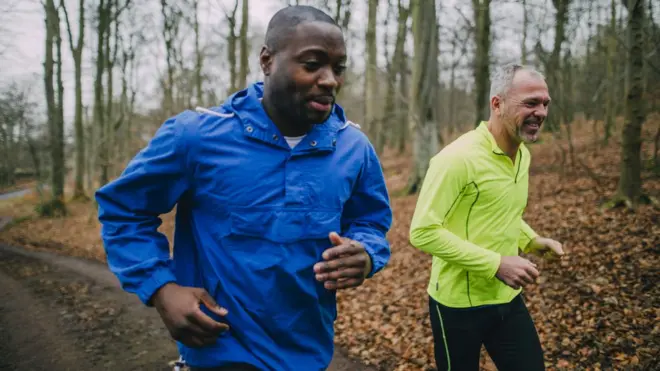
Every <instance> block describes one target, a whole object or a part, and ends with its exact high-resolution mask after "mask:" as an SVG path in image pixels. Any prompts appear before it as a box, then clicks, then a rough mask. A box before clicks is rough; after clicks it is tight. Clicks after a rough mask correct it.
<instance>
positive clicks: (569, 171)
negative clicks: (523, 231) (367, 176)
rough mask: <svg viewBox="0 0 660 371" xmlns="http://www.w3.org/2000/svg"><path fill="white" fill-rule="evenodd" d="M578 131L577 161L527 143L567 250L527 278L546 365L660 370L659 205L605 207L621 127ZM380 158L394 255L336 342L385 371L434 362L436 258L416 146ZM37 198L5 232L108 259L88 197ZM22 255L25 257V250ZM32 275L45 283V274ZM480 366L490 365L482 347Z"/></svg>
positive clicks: (534, 199) (547, 138)
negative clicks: (414, 223)
mask: <svg viewBox="0 0 660 371" xmlns="http://www.w3.org/2000/svg"><path fill="white" fill-rule="evenodd" d="M659 122H660V120H653V121H651V120H649V122H647V124H645V127H644V133H643V135H642V138H643V139H644V142H643V145H642V152H643V156H642V157H643V159H644V162H643V163H644V170H643V172H642V178H643V191H644V193H645V194H647V195H651V196H654V197H656V199H657V197H658V196H660V176H659V174H658V169H657V166H656V167H655V168H651V167H650V164H651V161H649V160H648V159H650V158H652V157H653V143H652V138H653V135H654V134H655V131H656V130H657V125H658V124H659ZM654 125H655V126H654ZM619 131H620V130H619ZM573 135H574V140H573V147H574V151H573V153H574V158H575V160H574V161H573V160H572V159H571V156H570V154H569V152H570V151H569V149H568V148H569V147H568V143H567V141H566V139H555V138H554V137H553V136H552V135H550V134H547V133H546V134H544V135H543V137H542V141H541V142H540V143H536V144H533V145H531V146H530V150H531V152H532V156H533V158H532V167H531V174H530V186H529V189H530V194H529V202H528V207H527V211H526V213H525V220H526V221H527V222H528V224H530V225H531V226H532V227H533V228H534V229H535V230H536V231H537V232H538V233H540V234H541V235H545V236H548V237H551V238H555V239H557V240H560V241H561V242H563V243H564V247H565V250H566V251H567V253H568V255H567V256H566V257H565V259H562V260H561V261H557V262H543V261H540V260H538V259H535V258H534V257H531V258H530V259H532V260H534V261H535V262H536V263H538V265H539V269H540V272H541V277H540V278H539V280H538V282H537V283H536V284H535V285H532V286H531V287H528V288H526V289H525V298H526V300H527V303H528V305H529V307H530V312H531V314H532V317H533V318H534V320H535V323H536V325H537V328H538V331H539V334H540V337H541V341H542V344H543V346H544V349H545V359H546V366H547V369H548V370H576V369H577V370H606V369H617V370H618V369H626V370H649V369H659V368H660V363H659V361H658V360H659V359H660V353H659V350H660V287H659V285H658V282H660V279H659V277H660V222H659V219H660V209H658V207H657V205H655V206H654V205H641V206H639V207H638V208H637V209H636V210H635V211H632V210H628V209H626V208H616V209H604V208H603V207H602V206H603V205H604V204H605V203H606V202H607V201H608V200H609V199H610V198H611V197H612V196H613V195H614V193H615V190H616V185H617V181H618V176H619V165H620V157H621V156H620V141H619V140H618V138H616V137H615V138H613V139H612V141H611V143H610V144H609V145H607V146H603V145H599V144H596V143H595V141H594V138H595V136H596V135H598V136H600V137H602V133H600V132H596V133H594V132H593V131H592V126H591V125H586V124H581V125H580V124H576V125H574V133H573ZM454 137H455V135H454ZM382 158H383V166H384V169H385V174H386V177H387V182H388V187H389V189H390V192H391V194H392V207H393V210H394V223H393V226H392V230H391V231H390V233H389V234H388V239H389V241H390V242H391V244H392V258H391V260H390V263H389V265H388V266H387V267H386V268H385V269H384V270H383V271H382V272H380V273H379V274H378V275H377V276H376V277H374V278H373V279H370V280H368V281H367V282H366V283H365V284H364V285H363V286H361V287H360V288H358V289H356V290H351V291H345V292H341V293H340V294H339V295H338V297H339V303H338V306H339V316H338V319H337V322H336V329H337V337H336V343H337V345H338V346H339V347H340V348H341V349H346V350H347V352H348V354H349V355H350V356H351V357H354V358H356V359H359V360H360V361H361V362H362V363H365V364H369V365H373V366H375V367H376V368H378V369H380V370H406V371H407V370H411V371H414V370H432V369H434V363H433V358H432V356H433V342H432V335H431V329H430V324H429V319H428V309H427V295H426V285H427V282H428V278H429V276H428V275H429V272H430V267H431V258H430V256H427V255H425V254H423V253H422V252H420V251H418V250H416V249H414V248H413V247H411V246H410V245H409V243H408V228H409V223H410V219H411V217H412V213H413V211H414V207H415V203H416V199H417V197H416V196H415V195H411V196H400V194H401V192H400V190H401V189H403V188H404V187H405V184H406V180H407V176H408V170H409V167H410V165H409V164H410V162H409V161H410V156H409V155H398V154H396V153H391V152H386V153H385V154H384V155H383V156H382ZM37 202H38V199H37V197H36V196H35V195H34V194H31V195H27V196H24V197H21V198H17V199H13V200H4V201H0V216H5V217H11V218H12V220H11V221H9V222H8V224H7V225H6V226H5V228H4V230H3V231H1V232H0V242H3V243H5V244H8V245H13V246H21V247H23V248H25V249H27V250H28V251H29V250H45V251H48V252H49V253H54V254H61V255H72V256H76V257H82V258H87V259H91V260H96V261H99V262H101V263H102V262H104V261H105V256H104V251H103V248H102V245H101V241H100V238H99V233H100V227H99V224H98V222H97V219H96V210H95V208H94V205H93V203H70V204H69V205H68V207H69V215H68V217H66V218H53V219H41V218H37V217H36V216H35V214H34V206H35V205H36V203H37ZM173 214H174V213H173V212H172V213H170V214H167V215H166V216H164V217H163V221H164V222H163V225H162V226H161V228H160V230H161V231H162V232H164V233H165V234H166V235H168V237H169V238H170V239H171V237H172V232H173ZM5 221H7V219H5ZM0 224H2V221H0ZM21 259H22V258H21ZM0 261H3V262H4V257H3V259H0ZM17 263H18V265H19V266H22V264H24V262H23V261H21V260H20V259H19V260H18V261H17ZM7 266H8V265H7V264H3V265H2V266H0V268H3V267H4V268H6V267H7ZM12 267H13V265H12ZM12 269H18V268H15V267H14V268H12ZM36 271H37V272H38V270H36ZM0 273H2V274H4V275H5V276H10V277H13V278H12V279H13V280H17V279H19V278H20V277H18V276H17V275H16V274H14V273H11V272H9V273H6V272H3V271H2V270H0ZM12 274H13V275H12ZM0 278H2V277H1V276H0ZM3 281H4V280H3ZM53 282H54V281H53ZM29 285H32V286H30V287H32V289H33V290H37V291H35V292H39V291H38V290H42V288H40V287H41V286H43V285H45V284H44V283H43V282H41V281H38V282H37V281H35V282H33V283H30V284H29ZM29 285H28V286H29ZM46 286H47V285H46ZM62 290H63V289H60V292H65V291H66V290H64V291H62ZM62 295H65V294H62ZM71 300H73V299H71ZM127 300H128V299H127ZM0 316H2V313H1V312H0ZM0 325H1V322H0ZM1 341H2V338H0V342H1ZM168 341H169V340H167V339H165V338H164V339H163V342H164V343H167V342H168ZM0 366H1V364H0ZM482 369H483V370H494V369H495V368H494V366H493V365H492V363H491V362H490V360H489V358H488V357H487V355H486V354H485V353H484V357H483V360H482Z"/></svg>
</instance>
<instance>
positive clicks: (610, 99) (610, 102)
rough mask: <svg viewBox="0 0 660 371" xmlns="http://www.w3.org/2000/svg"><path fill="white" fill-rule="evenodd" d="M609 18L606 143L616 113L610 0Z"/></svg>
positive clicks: (612, 5) (612, 4)
mask: <svg viewBox="0 0 660 371" xmlns="http://www.w3.org/2000/svg"><path fill="white" fill-rule="evenodd" d="M610 9H611V18H610V27H609V30H608V35H607V62H606V63H607V81H608V85H607V103H606V104H605V134H604V135H605V136H604V138H603V142H604V143H605V144H606V145H607V144H608V143H609V140H610V137H611V136H612V128H613V127H614V119H615V115H616V110H615V106H614V105H615V103H614V102H615V100H616V90H617V85H618V84H616V83H615V80H614V76H615V75H614V63H615V58H616V3H615V0H611V2H610Z"/></svg>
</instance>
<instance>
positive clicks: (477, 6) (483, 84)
mask: <svg viewBox="0 0 660 371" xmlns="http://www.w3.org/2000/svg"><path fill="white" fill-rule="evenodd" d="M472 6H473V7H474V19H475V22H476V24H477V29H476V32H475V37H476V40H475V42H476V46H477V51H476V56H475V61H474V82H475V85H476V97H475V99H476V102H475V108H476V113H477V115H476V119H475V126H478V125H479V123H480V122H481V121H482V120H485V119H486V118H487V117H488V107H489V106H490V105H489V104H488V93H489V92H488V86H489V85H490V84H489V81H490V72H489V66H490V50H489V49H490V0H472Z"/></svg>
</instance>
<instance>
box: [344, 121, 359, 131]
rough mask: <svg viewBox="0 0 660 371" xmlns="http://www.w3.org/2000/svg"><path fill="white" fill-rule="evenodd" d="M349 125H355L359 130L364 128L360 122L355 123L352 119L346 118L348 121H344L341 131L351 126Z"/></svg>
mask: <svg viewBox="0 0 660 371" xmlns="http://www.w3.org/2000/svg"><path fill="white" fill-rule="evenodd" d="M349 126H353V127H355V128H357V129H358V130H362V127H361V126H360V125H359V124H356V123H354V122H353V121H351V120H346V123H344V125H343V126H342V127H340V128H339V130H340V131H341V130H344V129H346V128H347V127H349Z"/></svg>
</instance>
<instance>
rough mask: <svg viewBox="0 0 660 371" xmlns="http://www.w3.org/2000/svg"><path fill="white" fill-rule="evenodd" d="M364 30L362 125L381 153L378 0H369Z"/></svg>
mask: <svg viewBox="0 0 660 371" xmlns="http://www.w3.org/2000/svg"><path fill="white" fill-rule="evenodd" d="M368 6H369V9H368V16H367V29H366V39H365V43H366V52H367V64H366V77H365V100H366V102H365V111H364V113H365V114H364V125H365V126H366V130H367V132H368V133H369V134H370V135H371V136H372V137H373V138H376V146H375V147H376V149H377V150H380V151H382V147H383V143H382V130H380V128H379V127H378V118H377V112H378V107H377V103H378V102H377V98H376V96H377V94H378V65H377V58H378V49H377V47H376V14H377V11H378V0H369V5H368Z"/></svg>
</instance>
